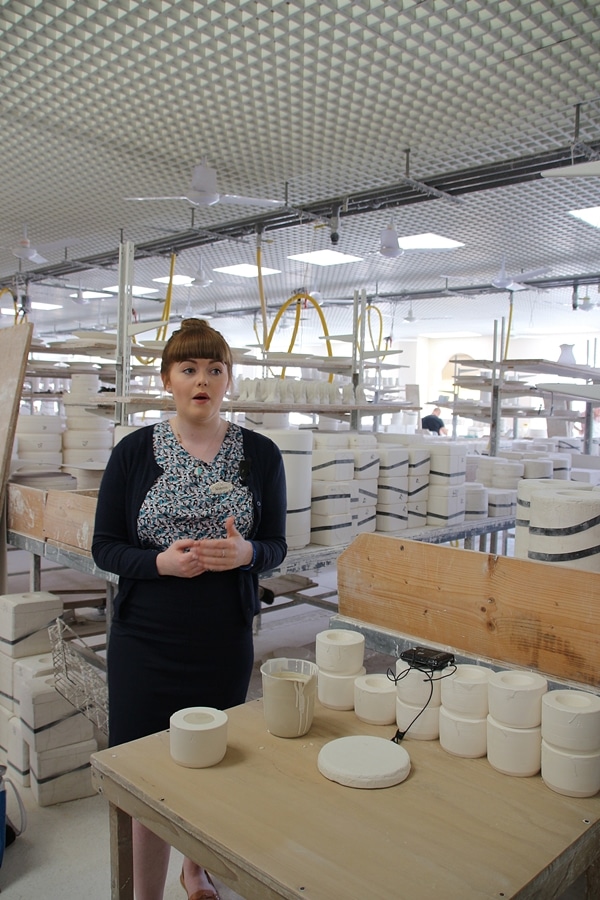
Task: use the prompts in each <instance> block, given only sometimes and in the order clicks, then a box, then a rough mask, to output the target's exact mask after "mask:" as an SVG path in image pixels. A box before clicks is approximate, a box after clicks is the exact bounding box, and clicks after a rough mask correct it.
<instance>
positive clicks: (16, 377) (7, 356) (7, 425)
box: [0, 322, 33, 494]
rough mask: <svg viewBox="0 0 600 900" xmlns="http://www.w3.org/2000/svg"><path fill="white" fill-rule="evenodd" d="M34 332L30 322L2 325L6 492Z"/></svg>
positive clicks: (0, 416) (0, 393)
mask: <svg viewBox="0 0 600 900" xmlns="http://www.w3.org/2000/svg"><path fill="white" fill-rule="evenodd" d="M32 334H33V325H32V324H31V322H24V323H23V324H22V325H13V326H12V327H11V328H0V361H1V362H0V366H1V368H0V375H1V376H2V377H1V378H0V447H2V459H1V462H0V466H1V468H0V490H1V491H2V493H3V494H4V489H5V486H6V482H7V481H8V475H9V469H10V458H11V454H12V448H13V444H14V441H15V431H16V427H17V418H18V415H19V404H20V401H21V392H22V390H23V382H24V380H25V371H26V369H27V356H28V354H29V347H30V345H31V336H32Z"/></svg>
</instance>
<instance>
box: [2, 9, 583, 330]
mask: <svg viewBox="0 0 600 900" xmlns="http://www.w3.org/2000/svg"><path fill="white" fill-rule="evenodd" d="M0 10H1V12H0V17H1V25H2V30H3V54H2V59H1V61H0V75H1V78H0V121H1V123H2V145H1V151H0V152H1V159H2V179H1V186H0V191H1V199H2V204H1V210H2V216H1V219H0V247H1V248H2V249H0V279H1V280H2V283H9V282H11V280H12V279H13V276H15V275H16V274H17V273H18V270H19V262H18V260H17V259H16V258H15V257H14V256H13V254H12V253H11V250H12V248H14V247H15V246H16V245H17V243H18V241H19V239H20V238H21V236H22V233H23V228H24V227H25V226H27V230H28V237H29V239H30V241H31V244H32V245H33V246H34V247H35V248H37V249H38V250H39V252H40V253H41V254H42V255H43V256H44V257H45V258H46V259H47V260H48V264H49V265H52V264H54V263H58V262H60V261H61V260H63V259H64V258H65V256H66V257H67V258H69V259H75V260H76V259H81V258H86V257H90V256H94V255H96V254H100V253H105V252H108V251H113V250H116V248H117V247H118V244H119V242H120V240H121V239H126V240H130V241H133V242H134V243H135V244H136V245H140V244H143V243H146V242H149V241H155V240H157V239H159V238H163V239H164V243H163V246H162V253H163V255H162V256H154V257H152V258H150V259H146V260H143V261H138V262H137V263H136V270H135V278H136V283H140V284H142V285H144V286H146V287H148V288H150V287H154V288H156V287H157V285H156V284H154V283H153V282H152V279H153V278H154V277H157V276H158V275H162V274H166V272H167V270H168V258H167V256H168V241H169V238H168V235H169V234H170V233H172V234H178V233H180V232H184V231H186V230H188V229H189V227H190V223H191V221H192V220H191V210H190V206H189V203H187V202H186V201H181V200H170V201H147V202H136V201H129V200H125V198H126V197H139V196H162V195H167V196H173V195H183V194H185V193H186V192H187V191H188V189H189V187H190V179H191V174H192V169H193V167H194V166H195V165H196V164H198V163H199V162H200V161H201V160H202V159H203V158H206V159H207V160H208V162H209V163H210V164H211V165H212V166H215V167H216V168H217V171H218V181H219V189H220V190H221V191H223V192H224V193H233V194H240V195H243V196H247V197H262V198H273V199H280V200H284V199H287V201H288V203H289V204H290V205H292V206H294V207H295V208H300V207H303V206H305V205H307V204H311V203H315V202H317V201H321V200H327V199H329V198H342V199H343V198H348V197H352V196H353V195H354V194H356V193H358V192H363V191H373V190H375V189H376V188H385V187H386V186H388V185H394V184H397V183H398V182H399V181H400V180H401V179H402V177H403V176H405V175H406V174H408V175H410V177H412V178H413V179H416V180H418V181H419V182H426V183H428V182H430V181H431V180H433V179H435V178H438V177H440V176H443V175H449V174H450V173H453V172H456V171H459V170H460V171H462V170H466V169H475V168H477V167H481V166H484V165H490V164H497V165H498V167H500V168H501V167H503V166H507V161H509V160H513V159H516V158H520V157H524V156H533V155H536V154H540V155H543V154H547V153H550V152H552V151H554V150H558V149H560V148H568V147H569V146H570V145H571V144H572V143H573V141H574V140H575V138H577V140H578V142H579V146H580V147H581V146H583V148H584V149H583V153H584V155H585V154H587V158H593V156H594V149H593V148H594V146H595V145H596V146H600V145H599V143H598V142H599V141H600V127H599V126H600V101H599V100H598V93H599V92H598V70H599V63H600V54H599V52H598V34H599V21H600V19H599V13H598V5H597V2H596V0H570V2H557V0H525V2H524V0H500V2H488V0H464V2H456V0H422V2H411V0H394V2H393V3H390V2H389V0H359V2H346V0H336V2H333V0H324V2H311V0H304V2H301V3H300V2H293V0H285V2H283V0H272V2H269V3H263V2H256V0H248V2H244V0H238V2H236V3H228V2H206V0H203V2H193V0H179V2H169V3H166V2H158V0H151V2H140V3H137V2H133V0H129V2H124V0H118V2H111V3H105V2H101V0H93V2H91V0H90V2H70V0H60V2H43V3H40V2H37V0H35V2H34V0H29V2H21V0H18V2H15V0H5V2H3V3H2V4H0ZM576 107H577V110H578V111H577V119H576ZM407 150H410V154H407V152H406V151H407ZM580 152H581V151H580ZM507 168H510V166H507ZM598 205H600V178H596V179H574V180H571V179H569V180H562V179H561V180H551V179H540V180H537V181H533V182H528V183H523V184H516V185H506V186H497V187H495V188H493V189H487V190H478V191H475V192H473V193H467V194H464V195H463V197H462V202H461V203H458V202H449V201H448V200H445V199H441V198H438V199H432V200H430V199H426V200H423V202H419V203H412V204H409V205H405V206H402V207H399V208H398V209H396V210H395V211H394V210H392V211H390V210H386V209H385V208H381V209H371V210H370V211H368V212H365V213H363V214H361V215H357V216H352V217H350V216H348V217H347V218H344V217H343V215H342V219H341V227H340V242H339V245H338V249H339V250H342V251H344V252H349V253H354V254H355V255H357V256H360V257H362V261H361V262H358V263H353V264H347V265H341V266H335V267H332V268H327V269H324V268H318V267H315V266H306V265H304V264H300V263H297V262H295V261H292V260H289V259H288V256H289V255H290V254H293V253H298V252H302V251H306V250H308V249H318V248H321V247H326V246H329V245H330V228H329V227H328V224H327V219H326V217H325V219H323V218H321V220H320V221H317V222H315V221H311V220H307V221H304V222H303V223H302V224H296V225H295V226H294V227H288V228H282V229H279V230H269V229H267V231H266V232H265V235H264V243H263V262H264V264H265V265H267V266H271V267H272V268H275V269H278V270H279V271H280V273H281V274H277V275H273V276H269V277H268V278H265V290H266V293H267V298H268V302H269V305H270V306H272V307H273V308H275V309H276V308H278V306H280V305H281V303H282V302H283V301H284V300H285V299H287V298H288V297H289V296H290V295H291V294H292V293H293V292H294V291H295V290H297V289H298V288H301V287H307V288H310V289H312V290H319V291H320V292H321V294H322V295H323V297H324V299H325V300H329V301H331V302H332V303H333V302H335V303H336V304H337V303H339V302H340V298H341V299H342V300H343V298H346V300H347V301H348V302H351V298H352V295H353V292H354V290H355V289H356V288H363V287H364V288H366V290H367V291H368V292H369V295H371V296H375V295H377V296H379V295H389V294H394V295H395V296H396V297H397V296H398V295H404V294H406V293H409V294H410V293H411V292H412V293H413V294H414V298H413V299H414V303H415V309H416V308H417V305H418V309H419V312H420V316H421V323H418V322H417V323H414V324H409V325H407V327H408V328H410V329H411V330H412V332H411V333H418V332H419V331H422V330H423V325H422V322H423V321H424V319H425V316H426V315H428V316H430V317H435V316H436V315H437V316H448V317H449V318H439V321H438V322H437V323H435V324H436V328H435V330H436V331H439V330H443V329H444V328H451V329H452V330H456V328H457V326H458V325H460V322H461V320H463V322H464V320H469V321H470V322H473V321H475V319H481V323H480V327H481V328H483V327H485V328H487V330H488V332H489V330H490V328H491V323H492V322H493V319H494V317H495V316H497V315H505V311H506V304H507V296H506V294H504V295H500V296H497V295H485V294H481V295H480V297H479V300H478V301H475V300H474V299H470V300H468V301H466V300H457V299H456V298H455V297H450V295H447V294H446V295H444V296H439V290H440V287H442V288H443V287H444V285H445V284H446V280H445V279H446V278H448V279H450V281H449V282H448V283H451V286H460V287H463V288H466V287H468V286H469V285H485V284H489V282H490V281H491V280H492V279H493V278H494V276H495V275H496V273H497V272H498V270H499V268H500V265H501V261H502V257H503V256H505V257H506V266H507V268H508V269H509V271H510V272H514V273H518V272H520V271H522V270H524V269H534V268H535V269H538V268H544V269H545V270H546V271H548V273H549V274H550V275H551V276H556V277H560V276H577V275H583V274H588V275H589V274H590V273H596V272H600V255H599V253H598V247H599V243H598V235H599V232H598V230H597V229H595V228H593V227H592V226H590V225H587V224H585V223H583V222H581V221H579V220H577V219H575V218H573V217H572V216H570V215H569V210H571V209H577V208H582V207H588V206H598ZM259 214H260V209H258V208H257V207H252V206H231V205H225V204H224V203H220V204H217V205H216V206H214V207H210V208H207V207H203V208H199V209H197V210H195V211H194V224H195V225H196V226H199V227H201V228H202V227H204V228H212V229H218V227H219V225H220V224H221V225H223V224H224V223H231V222H235V221H236V220H242V219H245V218H247V217H250V216H257V215H259ZM392 216H393V220H394V222H395V225H396V228H397V230H398V233H399V234H400V235H407V234H412V233H417V232H425V231H433V232H436V233H439V234H442V235H444V236H446V237H451V238H454V239H455V240H457V241H460V242H461V243H462V244H463V245H464V246H462V247H460V248H459V249H457V250H453V251H444V252H439V251H437V252H429V251H419V252H413V253H406V254H405V255H404V256H402V257H400V258H398V259H392V260H389V259H388V260H386V259H384V258H383V257H381V256H380V255H379V253H378V248H379V232H380V230H381V229H382V228H383V227H385V226H386V225H387V224H388V222H389V221H390V218H391V217H392ZM245 241H246V242H245V243H241V242H233V241H215V242H211V243H209V244H208V245H206V246H204V247H203V248H202V257H203V264H204V266H205V268H209V269H212V268H214V267H216V266H222V265H225V264H228V263H233V262H242V261H243V262H254V261H255V254H256V237H255V235H254V234H253V233H250V234H249V235H248V236H247V237H246V238H245ZM199 252H200V251H199V249H194V250H187V251H185V252H182V253H180V255H179V257H178V260H177V269H178V271H180V272H182V273H184V272H187V273H189V274H193V271H190V270H193V269H195V267H197V262H198V255H199ZM165 253H166V254H167V256H165ZM20 268H21V272H20V281H19V290H20V291H22V290H26V286H24V285H25V280H26V276H27V273H28V272H31V271H34V270H36V269H37V268H38V265H36V264H35V263H30V262H21V263H20ZM111 269H112V270H109V271H106V269H98V268H91V269H86V270H85V271H84V272H81V273H74V274H71V275H70V276H68V277H65V279H64V280H63V281H62V282H56V280H52V279H47V280H46V281H45V282H41V283H35V284H34V283H32V284H31V285H30V286H29V292H30V295H31V297H32V298H34V299H37V300H46V301H47V302H56V303H57V304H61V305H62V308H61V309H59V310H53V311H51V312H48V313H42V312H40V313H36V314H35V316H34V320H35V322H36V326H37V330H38V332H40V333H42V332H52V331H56V332H62V331H65V330H68V329H69V328H71V327H74V326H75V325H77V324H78V323H79V322H81V323H82V324H84V325H89V326H91V325H94V324H110V323H111V321H113V322H114V315H115V312H114V307H115V303H114V301H113V300H99V301H93V302H92V303H90V304H88V305H87V306H76V305H75V304H73V302H72V300H70V299H69V297H68V294H69V293H73V290H74V289H77V287H78V286H79V285H80V284H81V286H82V287H84V288H89V289H96V290H99V289H101V288H104V287H106V286H107V285H110V284H113V285H114V284H115V283H116V281H117V273H116V271H114V266H113V267H111ZM212 277H213V283H212V284H211V285H209V286H208V287H206V288H198V287H193V288H178V289H176V290H175V306H176V307H177V309H178V310H180V311H182V312H185V311H186V310H192V311H194V312H200V311H202V310H204V311H208V310H209V309H212V310H213V311H215V310H217V311H219V312H221V313H222V312H224V311H226V310H228V309H230V310H236V317H237V318H236V319H233V320H223V321H224V323H225V324H224V330H225V331H227V332H228V336H229V333H230V332H229V331H228V329H230V330H231V335H232V338H233V339H235V340H239V338H237V337H236V336H235V335H234V331H235V329H234V324H235V322H236V321H237V322H242V323H243V328H244V329H245V331H246V332H247V330H248V322H251V320H252V315H253V314H254V311H255V310H256V308H257V307H258V290H257V286H256V282H255V281H254V280H246V279H240V278H236V277H234V276H230V275H222V274H220V273H214V274H213V275H212ZM61 285H62V286H61ZM65 285H68V286H69V289H67V288H66V287H65ZM161 290H162V293H163V295H164V286H161ZM417 292H421V293H423V292H425V293H426V292H431V293H438V296H437V297H435V298H433V299H429V298H426V297H422V296H417ZM528 293H530V292H528ZM592 293H593V299H594V301H596V299H598V298H597V296H596V288H595V287H594V288H593V291H592ZM154 296H156V295H154ZM159 296H160V295H159ZM532 296H533V295H532ZM570 297H571V289H570V287H565V288H562V289H556V288H555V289H553V290H552V291H551V292H550V294H544V295H539V294H536V295H535V298H537V299H535V298H534V300H532V301H531V303H532V304H533V307H532V306H531V304H529V306H528V304H527V302H526V300H525V298H524V296H523V295H522V296H521V297H520V298H519V303H518V305H519V313H518V316H517V323H518V324H519V327H521V328H522V329H523V330H526V329H527V328H534V327H535V329H536V330H537V331H539V330H540V317H539V316H538V315H537V310H539V309H540V308H542V309H543V311H544V315H543V318H544V322H545V324H546V326H547V327H550V320H551V318H552V317H553V316H554V315H556V316H564V315H568V314H569V312H570V309H569V303H570ZM540 298H541V299H540ZM476 302H477V304H478V306H477V310H478V312H477V315H475V314H474V313H473V306H474V304H475V303H476ZM394 304H396V307H397V309H396V310H395V311H394ZM3 305H4V304H3ZM404 305H405V301H399V300H397V299H396V300H392V299H389V300H387V301H386V305H385V309H386V317H387V319H386V327H387V325H390V324H391V320H392V318H394V322H395V323H397V322H398V321H399V320H401V319H402V318H403V316H402V315H401V313H402V312H403V309H404ZM532 308H535V310H536V315H533V314H532V312H531V309H532ZM521 309H523V310H524V312H523V313H521ZM243 310H248V317H249V318H243V319H242V318H240V315H241V311H243ZM158 313H160V305H158V304H157V303H156V301H150V300H141V301H139V303H138V314H139V315H143V316H146V317H153V316H156V315H157V314H158ZM330 315H331V317H332V318H333V319H338V320H339V324H340V327H341V328H344V327H347V314H346V315H345V318H344V314H343V313H342V312H341V311H340V310H339V307H338V306H336V307H335V312H334V311H333V309H332V310H331V313H330ZM519 316H520V318H519ZM594 316H597V317H598V321H599V322H600V309H598V310H597V311H596V310H595V309H594V310H593V311H592V313H591V314H590V316H589V317H587V319H586V325H585V327H586V328H587V329H589V328H590V327H594V326H591V324H590V323H591V318H592V317H594ZM583 318H585V314H584V315H583V316H581V315H579V316H577V314H575V315H574V316H571V317H570V318H569V320H568V325H563V324H562V319H560V323H561V324H560V325H559V327H560V328H562V329H563V330H564V329H565V328H571V327H575V326H574V324H573V323H574V322H575V321H577V323H578V325H577V327H580V326H579V323H580V322H581V321H582V319H583ZM308 319H309V315H308V314H307V321H308ZM3 321H4V319H3ZM6 321H10V320H6ZM558 321H559V319H557V322H558ZM309 324H310V323H309ZM309 324H307V325H306V326H305V327H306V328H307V329H308V327H309ZM438 325H439V327H437V326H438ZM311 327H312V326H311ZM332 327H335V325H334V326H332ZM581 327H584V326H581ZM595 327H596V328H598V327H600V326H595ZM429 330H431V329H429ZM315 332H316V326H315Z"/></svg>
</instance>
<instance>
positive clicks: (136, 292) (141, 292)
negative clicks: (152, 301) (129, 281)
mask: <svg viewBox="0 0 600 900" xmlns="http://www.w3.org/2000/svg"><path fill="white" fill-rule="evenodd" d="M104 290H105V291H107V292H108V293H110V294H118V293H119V285H118V284H111V286H110V287H107V288H104ZM131 293H132V295H133V296H134V297H144V296H145V295H146V294H158V288H147V287H140V286H139V285H137V284H134V285H132V288H131Z"/></svg>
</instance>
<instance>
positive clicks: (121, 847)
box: [109, 803, 133, 900]
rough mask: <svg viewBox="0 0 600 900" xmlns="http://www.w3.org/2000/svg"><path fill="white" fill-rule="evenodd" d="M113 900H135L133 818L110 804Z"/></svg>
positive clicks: (111, 890) (111, 894)
mask: <svg viewBox="0 0 600 900" xmlns="http://www.w3.org/2000/svg"><path fill="white" fill-rule="evenodd" d="M109 821H110V869H111V873H110V874H111V885H110V896H111V900H133V843H132V836H131V835H132V830H131V816H128V815H127V813H125V812H123V810H122V809H119V808H118V807H117V806H115V805H114V804H113V803H111V804H109Z"/></svg>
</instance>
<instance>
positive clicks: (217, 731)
mask: <svg viewBox="0 0 600 900" xmlns="http://www.w3.org/2000/svg"><path fill="white" fill-rule="evenodd" d="M227 721H228V720H227V713H224V712H222V710H220V709H213V708H212V707H209V706H192V707H188V708H187V709H181V710H179V711H178V712H175V713H173V715H172V716H171V719H170V723H169V724H170V728H169V746H170V751H171V756H172V758H173V759H174V760H175V762H176V763H179V765H180V766H187V767H188V768H193V769H203V768H206V767H207V766H214V765H216V764H217V763H219V762H221V760H222V759H223V757H224V756H225V753H226V751H227Z"/></svg>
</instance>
